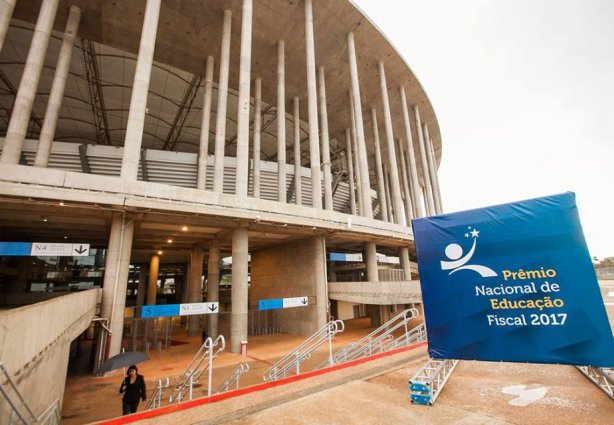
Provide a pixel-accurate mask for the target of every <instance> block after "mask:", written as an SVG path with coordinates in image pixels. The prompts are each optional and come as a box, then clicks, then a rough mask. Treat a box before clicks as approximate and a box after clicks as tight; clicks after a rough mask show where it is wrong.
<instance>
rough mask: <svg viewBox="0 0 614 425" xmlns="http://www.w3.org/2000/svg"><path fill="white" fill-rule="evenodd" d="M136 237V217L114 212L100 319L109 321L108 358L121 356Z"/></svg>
mask: <svg viewBox="0 0 614 425" xmlns="http://www.w3.org/2000/svg"><path fill="white" fill-rule="evenodd" d="M133 234H134V218H133V217H131V216H128V215H126V214H124V213H113V218H112V221H111V234H110V236H109V246H108V250H107V258H106V262H105V273H104V282H103V286H102V303H101V307H100V316H101V317H103V318H106V319H109V327H110V329H111V335H110V336H109V338H108V340H107V354H106V356H107V357H112V356H114V355H116V354H119V352H120V350H121V347H122V334H123V329H124V308H125V307H126V290H127V289H128V288H127V287H128V272H129V269H130V252H131V251H132V236H133Z"/></svg>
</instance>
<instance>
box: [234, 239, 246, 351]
mask: <svg viewBox="0 0 614 425" xmlns="http://www.w3.org/2000/svg"><path fill="white" fill-rule="evenodd" d="M247 255H248V240H247V228H245V227H239V228H236V229H234V231H233V232H232V290H231V297H232V310H231V315H230V351H231V352H232V353H235V354H238V353H239V352H240V350H241V341H247V308H248V297H247V267H248V259H247Z"/></svg>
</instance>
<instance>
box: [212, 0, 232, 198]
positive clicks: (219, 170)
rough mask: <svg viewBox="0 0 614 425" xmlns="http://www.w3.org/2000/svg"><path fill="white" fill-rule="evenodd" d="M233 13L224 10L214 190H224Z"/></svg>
mask: <svg viewBox="0 0 614 425" xmlns="http://www.w3.org/2000/svg"><path fill="white" fill-rule="evenodd" d="M231 25H232V13H231V12H230V10H225V11H224V23H223V26H222V51H221V53H220V77H219V78H220V80H219V82H218V86H217V110H216V112H215V115H216V117H215V158H214V160H213V191H214V192H217V193H222V192H223V191H224V149H225V148H226V109H227V106H228V73H229V71H230V30H231Z"/></svg>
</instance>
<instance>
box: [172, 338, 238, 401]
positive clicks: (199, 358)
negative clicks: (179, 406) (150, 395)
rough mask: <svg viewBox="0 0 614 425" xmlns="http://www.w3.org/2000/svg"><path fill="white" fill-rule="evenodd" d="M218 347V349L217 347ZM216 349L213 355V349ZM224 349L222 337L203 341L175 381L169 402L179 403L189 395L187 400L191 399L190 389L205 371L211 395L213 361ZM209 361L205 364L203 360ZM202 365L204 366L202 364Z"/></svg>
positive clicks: (224, 342)
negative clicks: (207, 374)
mask: <svg viewBox="0 0 614 425" xmlns="http://www.w3.org/2000/svg"><path fill="white" fill-rule="evenodd" d="M218 346H219V347H218ZM215 347H218V348H217V351H215V353H214V352H213V349H214V348H215ZM224 348H226V340H225V339H224V335H220V336H218V337H217V338H216V339H215V341H214V340H213V339H212V338H211V337H209V338H207V339H206V340H205V342H204V343H203V345H201V347H200V349H199V350H198V352H197V353H196V355H195V356H194V358H193V359H192V361H191V362H190V364H189V365H188V367H187V368H186V370H185V372H184V373H183V375H182V376H181V377H180V378H179V379H178V380H177V384H175V388H174V389H173V392H172V393H171V395H170V397H169V402H170V403H173V402H174V401H178V402H180V401H181V400H182V399H183V398H184V397H185V395H186V393H188V394H189V399H190V400H191V399H192V387H193V386H194V384H195V383H197V382H198V380H199V379H200V377H201V376H202V374H203V373H204V372H205V370H209V395H211V372H212V367H213V360H214V359H215V358H216V357H217V356H218V355H219V354H220V353H221V352H222V351H224ZM207 358H208V359H209V361H208V362H206V363H205V359H207ZM203 363H204V364H203Z"/></svg>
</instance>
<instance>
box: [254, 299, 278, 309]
mask: <svg viewBox="0 0 614 425" xmlns="http://www.w3.org/2000/svg"><path fill="white" fill-rule="evenodd" d="M278 308H284V299H283V298H273V299H270V300H258V310H276V309H278Z"/></svg>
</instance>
